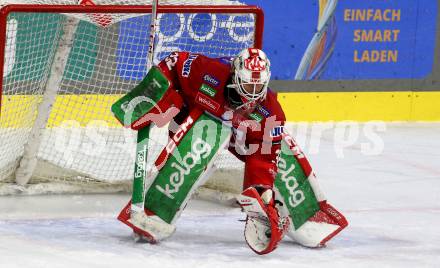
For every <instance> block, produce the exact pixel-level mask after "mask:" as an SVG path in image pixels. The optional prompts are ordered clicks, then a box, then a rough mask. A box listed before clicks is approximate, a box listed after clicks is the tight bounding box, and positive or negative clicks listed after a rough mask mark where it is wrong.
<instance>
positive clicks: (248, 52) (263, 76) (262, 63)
mask: <svg viewBox="0 0 440 268" xmlns="http://www.w3.org/2000/svg"><path fill="white" fill-rule="evenodd" d="M232 64H233V70H234V73H233V77H232V85H229V86H228V87H230V88H234V89H235V91H236V93H238V95H239V98H240V100H241V101H240V105H238V107H237V109H239V108H243V107H244V108H245V109H250V108H254V107H255V105H256V104H257V103H258V102H260V101H262V100H264V99H265V98H266V94H267V86H268V84H269V80H270V61H269V59H268V58H267V56H266V54H265V53H264V52H263V51H262V50H260V49H257V48H247V49H244V50H242V51H241V52H240V53H239V54H238V56H237V57H236V58H235V59H234V61H233V63H232ZM231 101H232V102H234V103H235V104H236V103H237V101H236V100H234V99H231Z"/></svg>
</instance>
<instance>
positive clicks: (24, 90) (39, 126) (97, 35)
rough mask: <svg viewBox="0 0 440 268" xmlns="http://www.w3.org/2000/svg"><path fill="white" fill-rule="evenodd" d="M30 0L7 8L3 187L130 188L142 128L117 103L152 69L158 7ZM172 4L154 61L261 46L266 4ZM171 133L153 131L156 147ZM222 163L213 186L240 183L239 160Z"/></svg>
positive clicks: (0, 32)
mask: <svg viewBox="0 0 440 268" xmlns="http://www.w3.org/2000/svg"><path fill="white" fill-rule="evenodd" d="M104 1H105V0H104ZM26 2H27V4H10V5H4V6H0V7H1V12H0V13H1V15H0V57H2V59H1V60H0V62H1V63H4V64H3V65H1V66H0V71H1V72H2V73H3V75H2V77H0V85H1V91H0V96H1V103H0V105H1V113H0V152H1V154H0V186H1V187H0V194H10V193H14V192H17V191H25V192H28V193H42V192H57V193H59V192H109V191H129V190H130V183H131V181H132V178H133V169H134V157H135V141H136V133H134V132H133V131H131V130H127V129H123V128H122V127H121V126H120V125H119V123H118V122H117V121H116V120H115V119H114V117H113V115H112V114H111V112H110V106H111V104H112V103H113V102H114V101H115V100H117V99H118V98H119V97H120V96H122V95H123V94H125V93H126V92H128V91H129V90H130V89H131V88H133V87H134V86H135V85H136V84H137V83H138V82H139V81H140V80H141V79H142V78H143V77H144V76H145V74H146V73H147V66H148V64H149V62H148V58H149V55H148V51H149V50H148V48H149V36H150V28H151V27H150V26H151V25H150V23H151V12H152V7H151V5H144V6H141V5H139V4H140V3H136V2H134V1H120V3H118V1H107V2H112V3H113V4H120V5H105V3H99V5H77V1H70V2H69V1H53V2H51V3H47V2H46V3H45V1H33V4H29V2H32V1H26ZM86 2H89V1H86ZM122 2H124V4H123V5H122ZM127 2H132V3H131V5H127ZM147 2H148V1H147ZM174 2H176V3H177V2H178V3H179V4H180V5H175V3H173V1H167V2H165V3H164V1H161V2H160V5H159V6H158V8H157V20H156V27H155V31H154V36H155V38H154V52H153V63H157V62H158V61H159V60H160V59H162V58H163V57H165V56H166V55H167V54H168V53H170V52H171V51H176V50H180V51H191V52H196V53H203V54H206V55H208V56H212V57H216V56H234V55H236V54H237V53H238V52H239V51H240V50H241V49H243V48H246V47H251V46H255V47H260V46H261V38H262V30H263V17H262V12H261V10H260V9H258V8H256V7H252V6H245V5H241V4H239V3H237V2H233V1H195V0H192V1H186V2H185V1H174ZM200 2H203V3H205V5H199V4H200ZM207 2H210V4H211V5H206V3H207ZM15 3H17V1H15ZM143 3H145V1H143ZM182 3H186V4H190V5H182ZM164 4H165V5H164ZM166 131H167V130H166V128H164V129H153V136H152V142H150V144H151V148H150V151H151V152H152V154H153V155H154V154H155V153H157V152H158V150H159V148H161V147H162V145H163V144H165V142H166V137H167V134H166V133H167V132H166ZM150 159H151V160H152V158H151V157H150ZM216 165H217V166H218V168H219V171H218V172H217V173H215V174H214V176H213V177H214V180H210V182H208V184H209V183H210V186H208V187H215V188H217V189H222V188H223V189H226V190H227V191H238V190H240V179H241V178H240V175H239V170H240V169H241V164H240V163H239V162H238V161H237V160H235V159H234V157H233V156H232V155H229V154H228V153H227V152H224V153H222V155H221V156H220V159H219V160H218V161H217V163H216ZM237 172H238V173H237ZM234 181H235V182H234ZM15 182H19V183H20V184H21V185H24V184H26V186H18V185H17V184H15ZM231 182H232V184H231Z"/></svg>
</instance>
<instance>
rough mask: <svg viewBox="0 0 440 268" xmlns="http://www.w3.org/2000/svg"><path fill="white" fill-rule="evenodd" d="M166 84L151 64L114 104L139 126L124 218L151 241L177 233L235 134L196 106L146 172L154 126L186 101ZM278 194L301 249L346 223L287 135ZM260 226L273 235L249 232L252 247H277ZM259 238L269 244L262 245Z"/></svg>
mask: <svg viewBox="0 0 440 268" xmlns="http://www.w3.org/2000/svg"><path fill="white" fill-rule="evenodd" d="M168 87H169V82H168V81H167V79H166V77H165V76H164V75H163V74H162V73H161V71H160V69H158V68H155V67H153V68H152V70H151V71H150V72H149V73H148V75H147V76H146V78H145V79H144V80H143V81H142V83H141V84H140V85H139V86H137V87H136V88H135V89H133V90H132V91H131V92H130V93H128V94H127V95H126V96H124V97H123V98H121V99H120V100H119V101H118V102H116V103H115V104H114V105H113V107H112V111H113V112H114V114H115V116H116V117H117V118H118V119H119V121H121V122H122V123H123V124H124V125H125V126H127V127H131V128H133V129H139V131H138V147H137V156H138V157H137V158H136V166H135V176H134V183H133V197H132V201H133V204H132V203H131V202H129V204H127V206H126V207H125V208H124V209H123V210H122V211H121V213H120V215H119V216H118V219H119V220H121V221H122V222H123V223H125V224H127V225H128V226H130V227H131V228H132V229H133V230H134V232H135V233H137V234H138V235H140V236H142V237H143V238H145V239H146V240H148V241H149V242H153V243H154V242H157V241H160V240H162V239H165V238H167V237H169V236H170V235H172V233H173V232H174V230H175V227H174V223H175V222H176V220H177V219H178V218H179V216H180V214H181V212H182V211H183V209H184V208H185V206H186V204H187V202H188V201H189V198H190V196H191V195H192V193H193V192H194V191H195V189H197V187H198V186H200V185H201V184H203V182H204V181H205V180H206V179H207V176H206V175H207V174H208V173H209V170H210V169H211V167H212V165H213V162H214V160H215V158H216V156H217V155H218V154H219V152H220V150H221V149H222V148H224V147H225V146H226V145H227V144H228V143H229V139H230V137H231V125H230V122H225V121H222V120H220V119H218V118H216V117H213V116H211V115H209V114H207V113H204V112H203V111H201V110H198V109H194V110H192V111H191V112H190V113H189V116H188V117H187V118H186V119H185V120H184V122H183V123H182V124H181V125H180V127H179V129H178V130H177V132H176V133H175V134H174V135H173V136H172V137H171V139H170V140H169V142H168V144H167V145H166V146H165V148H164V149H163V150H162V152H161V154H160V155H159V157H158V158H157V159H156V161H155V162H154V165H153V166H152V167H150V168H148V169H147V167H146V163H147V156H148V150H147V148H148V146H147V141H148V134H149V128H150V125H151V124H152V123H155V124H156V125H158V126H163V125H165V124H166V123H168V122H169V121H170V120H171V119H172V118H173V117H174V116H175V115H176V114H177V113H178V112H179V110H180V108H181V106H182V103H183V101H182V99H181V97H180V96H179V95H178V94H177V93H176V92H175V91H174V90H167V89H168ZM274 191H275V199H276V200H279V201H280V202H281V203H282V204H283V206H280V207H279V214H280V215H279V216H280V218H281V219H287V220H286V221H285V222H284V223H283V224H287V226H286V227H285V229H286V230H284V231H288V232H287V235H288V236H289V237H290V238H291V239H293V240H294V241H295V242H297V243H299V244H301V245H303V246H307V247H320V246H323V245H324V244H325V243H326V242H327V241H328V240H330V239H331V238H332V237H334V236H335V235H336V234H337V233H339V232H340V231H341V230H342V229H343V228H345V227H346V226H347V221H346V220H345V218H344V216H343V215H342V214H340V213H339V212H338V211H337V210H336V209H334V208H333V207H332V206H330V205H329V204H328V203H327V201H326V199H325V198H324V195H323V194H322V192H321V190H320V189H319V187H318V183H317V181H316V178H315V176H314V174H313V172H312V169H311V167H310V165H309V163H308V161H307V159H306V157H305V156H304V154H303V153H302V152H301V150H300V149H299V147H298V146H297V144H296V143H295V141H294V139H293V138H292V137H291V136H289V135H288V134H283V140H282V146H281V152H280V157H279V161H278V174H277V176H276V179H275V183H274ZM247 193H249V192H247ZM243 194H246V191H245V192H244V193H243ZM243 194H242V196H243ZM248 215H249V214H248ZM248 219H249V217H248ZM283 224H282V225H283ZM247 226H248V224H247V225H246V230H248V229H247V228H248V227H247ZM282 228H284V227H282ZM263 229H264V228H263ZM262 231H263V232H265V233H266V236H267V235H269V239H264V241H251V240H252V239H253V238H252V237H251V238H249V236H246V231H245V237H246V241H247V243H248V245H249V246H250V247H251V248H252V249H253V250H254V251H255V252H257V253H259V254H264V253H268V252H270V251H272V250H273V249H274V248H275V247H276V244H277V243H278V240H279V239H281V238H282V235H280V237H278V238H277V237H275V236H271V235H272V234H276V233H274V232H273V230H272V232H267V229H264V230H262ZM254 242H255V243H263V244H262V245H259V246H258V247H257V246H255V244H254Z"/></svg>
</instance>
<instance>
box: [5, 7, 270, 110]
mask: <svg viewBox="0 0 440 268" xmlns="http://www.w3.org/2000/svg"><path fill="white" fill-rule="evenodd" d="M12 12H19V13H89V14H90V13H98V14H99V13H137V14H142V13H145V14H148V13H151V12H152V6H151V5H145V6H141V5H133V6H128V5H95V6H92V5H26V4H12V5H6V6H4V7H2V8H1V9H0V74H1V76H0V116H1V107H2V106H1V105H2V104H1V97H2V91H3V72H4V62H5V46H6V25H7V17H8V15H9V14H10V13H12ZM157 13H201V14H204V13H213V14H221V13H227V14H254V15H255V32H254V46H255V47H256V48H260V49H261V48H262V45H263V31H264V13H263V10H262V9H261V8H260V7H258V6H243V5H240V6H234V5H202V6H197V5H162V6H161V5H159V6H158V7H157Z"/></svg>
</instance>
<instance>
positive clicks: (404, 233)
mask: <svg viewBox="0 0 440 268" xmlns="http://www.w3.org/2000/svg"><path fill="white" fill-rule="evenodd" d="M300 132H301V131H298V133H297V134H298V135H299V139H298V140H300V139H303V140H305V142H304V144H305V148H311V147H312V146H313V145H312V144H311V143H312V142H311V141H312V140H313V139H311V137H312V136H313V135H314V134H313V132H311V131H310V128H309V129H306V131H305V132H304V133H300ZM360 133H361V134H360V138H359V139H357V140H356V142H354V143H353V144H352V145H349V146H347V147H346V148H343V150H342V152H343V156H344V157H343V158H338V156H339V157H340V156H341V154H340V153H341V148H340V147H338V146H336V145H337V143H338V139H339V138H338V136H337V135H335V131H334V130H329V131H326V132H324V134H323V136H322V139H320V145H319V146H318V148H319V153H317V152H309V155H308V156H309V159H310V161H311V164H312V166H313V167H314V169H315V171H316V173H317V177H318V179H319V182H320V185H321V187H322V189H323V191H324V193H325V194H326V196H327V198H328V200H329V201H330V203H331V204H333V205H334V206H335V207H336V208H337V209H339V210H340V211H341V212H342V213H343V214H344V215H345V216H346V217H347V219H348V221H349V223H350V225H349V227H348V228H347V229H346V230H344V231H343V232H342V233H341V234H340V235H339V236H337V237H335V238H334V239H333V240H331V241H330V242H329V243H328V246H327V247H326V248H322V249H306V248H303V247H300V246H298V245H295V244H293V243H291V242H290V241H289V240H288V238H287V239H286V240H285V241H283V243H281V245H280V246H279V248H278V249H277V250H276V251H275V252H273V253H272V254H269V255H266V256H257V255H255V254H254V253H253V252H252V251H251V250H250V249H248V247H247V246H246V244H245V242H244V239H243V235H242V233H243V225H244V224H243V222H240V221H239V220H241V219H243V218H244V217H243V215H242V214H241V212H240V211H239V209H237V208H229V207H225V206H221V205H217V204H213V203H209V202H205V201H200V200H193V201H192V202H191V203H190V205H189V206H188V208H187V209H186V211H185V212H184V213H183V214H182V217H181V219H180V220H179V221H178V224H177V232H176V233H175V235H174V236H172V237H171V238H170V239H169V240H166V241H163V242H162V243H160V244H158V245H150V244H136V243H134V242H133V241H132V239H131V237H130V230H129V229H128V228H126V227H125V226H124V225H122V224H120V223H119V222H118V221H116V220H115V215H116V214H117V212H119V209H120V208H121V207H122V206H123V205H124V204H125V202H126V201H127V200H128V199H129V197H128V196H126V195H69V196H61V195H56V196H14V197H12V196H4V197H0V267H2V268H3V267H160V268H165V267H173V268H176V267H240V268H243V267H253V268H257V267H265V268H267V267H271V268H278V267H369V268H370V267H440V124H392V125H388V126H387V130H386V131H384V132H382V133H379V134H378V135H379V137H380V139H381V140H382V141H383V142H384V143H383V144H384V150H383V152H381V153H380V154H378V155H371V156H369V155H365V153H361V143H362V142H368V139H365V137H364V138H362V133H363V132H362V131H361V132H360ZM315 134H316V133H315ZM301 135H303V136H301ZM335 144H336V145H335ZM335 148H336V149H335ZM312 151H313V150H312ZM306 152H307V150H306Z"/></svg>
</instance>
